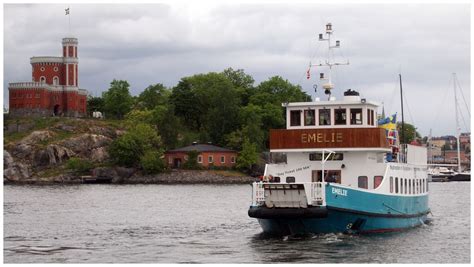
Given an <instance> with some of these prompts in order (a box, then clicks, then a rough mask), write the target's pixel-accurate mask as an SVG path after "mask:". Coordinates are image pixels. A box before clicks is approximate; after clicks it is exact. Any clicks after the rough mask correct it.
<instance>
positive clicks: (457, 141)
mask: <svg viewBox="0 0 474 267" xmlns="http://www.w3.org/2000/svg"><path fill="white" fill-rule="evenodd" d="M453 88H454V108H455V109H456V143H457V149H458V172H461V149H460V144H459V136H460V135H461V128H460V127H459V118H458V98H457V94H456V73H453Z"/></svg>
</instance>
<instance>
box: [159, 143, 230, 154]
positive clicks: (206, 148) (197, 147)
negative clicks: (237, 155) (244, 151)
mask: <svg viewBox="0 0 474 267" xmlns="http://www.w3.org/2000/svg"><path fill="white" fill-rule="evenodd" d="M190 151H197V152H236V151H235V150H232V149H227V148H223V147H219V146H214V145H209V144H193V145H190V146H185V147H181V148H176V149H172V150H168V151H166V152H190Z"/></svg>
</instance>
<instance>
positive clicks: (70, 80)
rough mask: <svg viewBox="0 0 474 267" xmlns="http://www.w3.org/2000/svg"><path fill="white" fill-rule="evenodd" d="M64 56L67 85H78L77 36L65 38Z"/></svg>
mask: <svg viewBox="0 0 474 267" xmlns="http://www.w3.org/2000/svg"><path fill="white" fill-rule="evenodd" d="M62 44H63V57H64V68H65V69H64V73H65V74H66V77H65V83H64V85H66V86H76V87H77V86H79V85H78V69H77V68H78V63H79V62H78V59H77V44H78V42H77V38H73V37H68V38H63V42H62Z"/></svg>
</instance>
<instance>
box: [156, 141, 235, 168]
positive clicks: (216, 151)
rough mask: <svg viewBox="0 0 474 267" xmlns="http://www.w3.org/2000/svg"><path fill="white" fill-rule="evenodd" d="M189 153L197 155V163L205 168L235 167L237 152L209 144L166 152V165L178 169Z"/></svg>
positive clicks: (194, 145)
mask: <svg viewBox="0 0 474 267" xmlns="http://www.w3.org/2000/svg"><path fill="white" fill-rule="evenodd" d="M191 151H196V152H198V153H199V154H198V158H197V163H198V164H199V165H201V166H203V167H206V168H207V167H210V166H216V167H227V168H231V167H233V166H235V162H236V159H237V152H236V151H234V150H231V149H227V148H223V147H219V146H214V145H210V144H193V145H190V146H186V147H182V148H177V149H173V150H168V151H166V152H165V160H166V163H167V164H168V166H169V167H171V168H180V167H181V166H182V164H184V163H185V162H186V161H187V160H188V153H189V152H191Z"/></svg>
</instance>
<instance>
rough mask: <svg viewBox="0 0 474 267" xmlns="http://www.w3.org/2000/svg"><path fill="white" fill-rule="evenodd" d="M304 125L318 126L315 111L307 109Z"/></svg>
mask: <svg viewBox="0 0 474 267" xmlns="http://www.w3.org/2000/svg"><path fill="white" fill-rule="evenodd" d="M304 125H305V126H309V125H316V116H315V110H314V109H307V110H305V111H304Z"/></svg>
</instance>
